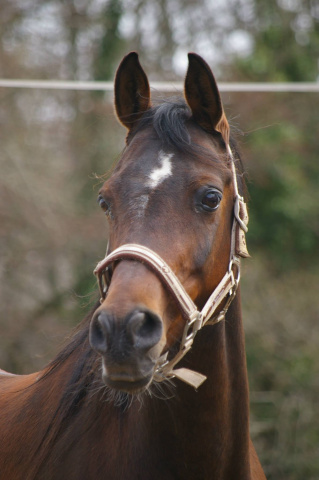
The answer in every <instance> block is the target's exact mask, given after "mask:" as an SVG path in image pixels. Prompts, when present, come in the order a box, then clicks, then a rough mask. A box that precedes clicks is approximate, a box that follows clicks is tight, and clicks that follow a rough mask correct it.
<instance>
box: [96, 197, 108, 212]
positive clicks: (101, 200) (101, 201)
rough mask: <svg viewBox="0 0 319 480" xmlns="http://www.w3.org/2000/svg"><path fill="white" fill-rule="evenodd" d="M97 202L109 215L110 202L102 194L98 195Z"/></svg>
mask: <svg viewBox="0 0 319 480" xmlns="http://www.w3.org/2000/svg"><path fill="white" fill-rule="evenodd" d="M97 203H98V204H99V205H100V207H101V208H102V210H103V212H105V215H108V214H109V213H110V206H109V205H108V203H107V202H106V201H105V200H104V198H103V197H102V195H99V196H98V197H97Z"/></svg>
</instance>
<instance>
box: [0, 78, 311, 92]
mask: <svg viewBox="0 0 319 480" xmlns="http://www.w3.org/2000/svg"><path fill="white" fill-rule="evenodd" d="M0 87H6V88H35V89H47V90H100V91H105V92H113V82H95V81H94V82H77V81H61V80H56V81H55V80H13V79H11V80H9V79H0ZM218 87H219V90H220V91H221V92H281V93H284V92H294V93H297V92H299V93H314V92H319V82H295V83H293V82H289V83H275V82H274V83H223V82H221V83H218ZM151 88H152V89H154V90H158V91H160V92H177V91H181V90H182V89H183V85H182V83H181V82H151Z"/></svg>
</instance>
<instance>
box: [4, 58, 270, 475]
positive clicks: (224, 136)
mask: <svg viewBox="0 0 319 480" xmlns="http://www.w3.org/2000/svg"><path fill="white" fill-rule="evenodd" d="M188 60H189V63H188V70H187V74H186V77H185V89H184V99H172V98H169V99H167V100H164V101H162V102H161V103H158V104H157V105H155V106H153V105H152V104H151V100H150V86H149V82H148V78H147V76H146V74H145V72H144V70H143V68H142V66H141V64H140V62H139V58H138V55H137V53H135V52H131V53H129V54H128V55H127V56H126V57H124V59H123V60H122V62H121V64H120V66H119V68H118V70H117V73H116V77H115V110H116V114H117V117H118V119H119V121H120V122H121V123H122V125H124V126H125V127H126V129H127V137H126V146H125V148H124V151H123V153H122V156H121V158H120V159H119V161H118V163H117V165H116V166H115V167H114V169H113V171H112V173H111V175H110V176H109V178H108V179H107V180H106V182H105V183H104V184H103V186H102V188H101V190H100V192H99V195H98V203H99V205H100V207H101V208H102V210H103V212H104V213H105V215H106V217H107V221H108V223H109V229H110V234H109V240H108V249H107V255H106V257H105V258H104V259H103V260H102V261H101V262H99V264H98V265H97V267H96V269H95V275H96V276H97V280H98V286H99V289H100V297H101V298H100V300H99V301H98V302H97V303H96V305H95V306H94V308H93V309H92V311H91V312H90V313H89V314H88V316H87V317H86V318H85V319H84V320H83V321H82V323H81V324H80V325H79V326H78V327H77V329H76V330H75V331H74V333H73V334H72V336H71V338H70V340H69V341H68V343H67V344H66V345H65V347H64V348H63V349H62V351H60V352H59V353H58V355H57V356H56V358H54V359H53V360H52V361H51V362H50V363H49V365H47V366H46V367H45V368H44V369H43V370H41V371H39V372H36V373H33V374H30V375H14V374H10V373H7V372H4V371H2V372H1V374H0V385H1V395H0V478H1V479H3V480H4V479H5V480H8V479H10V480H33V479H45V480H60V479H62V478H63V479H68V480H81V479H83V480H93V479H101V480H102V479H107V480H127V479H130V480H138V479H140V480H164V479H165V480H173V479H174V480H176V479H183V480H191V479H192V480H195V479H196V480H212V479H219V480H234V479H236V480H248V479H250V480H262V479H265V478H266V477H265V475H264V473H263V470H262V467H261V464H260V462H259V460H258V457H257V454H256V451H255V449H254V446H253V444H252V442H251V440H250V435H249V392H248V381H247V367H246V359H245V344H244V332H243V325H242V315H241V300H240V285H239V281H240V261H241V258H242V257H247V256H248V251H247V246H246V242H245V233H246V231H247V224H248V215H247V210H246V203H245V195H246V190H245V184H244V179H243V174H244V171H243V167H242V163H241V159H240V154H239V152H238V148H237V146H236V143H235V141H234V140H233V138H232V137H231V136H230V127H229V124H228V121H227V118H226V115H225V113H224V109H223V105H222V101H221V97H220V94H219V91H218V87H217V84H216V81H215V78H214V76H213V73H212V71H211V69H210V67H209V66H208V65H207V64H206V62H205V61H204V60H203V59H202V58H201V57H200V56H198V55H197V54H195V53H190V54H189V55H188Z"/></svg>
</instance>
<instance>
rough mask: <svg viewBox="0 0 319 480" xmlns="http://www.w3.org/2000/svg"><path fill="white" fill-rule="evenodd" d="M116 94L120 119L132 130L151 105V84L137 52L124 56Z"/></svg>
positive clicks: (116, 85)
mask: <svg viewBox="0 0 319 480" xmlns="http://www.w3.org/2000/svg"><path fill="white" fill-rule="evenodd" d="M114 96H115V109H116V113H117V116H118V119H119V120H120V122H121V123H122V124H123V125H124V126H125V127H126V128H127V129H128V130H131V129H132V128H133V127H134V125H136V122H138V120H139V119H140V118H141V116H142V115H143V113H144V112H145V111H146V110H147V109H148V108H149V107H150V106H151V103H150V86H149V83H148V79H147V76H146V74H145V72H144V70H143V68H142V67H141V64H140V62H139V60H138V54H137V53H136V52H131V53H129V54H128V55H126V57H124V58H123V60H122V62H121V64H120V66H119V68H118V70H117V72H116V76H115V85H114Z"/></svg>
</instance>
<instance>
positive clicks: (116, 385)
mask: <svg viewBox="0 0 319 480" xmlns="http://www.w3.org/2000/svg"><path fill="white" fill-rule="evenodd" d="M152 378H153V376H152V374H150V375H148V376H143V377H132V376H131V375H127V374H114V375H108V374H106V373H105V372H103V375H102V379H103V382H104V383H105V385H106V386H107V387H109V388H111V389H113V390H118V391H121V392H125V393H130V394H132V395H134V394H138V393H142V392H143V391H145V390H146V389H147V387H148V386H149V385H150V383H151V382H152Z"/></svg>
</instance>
